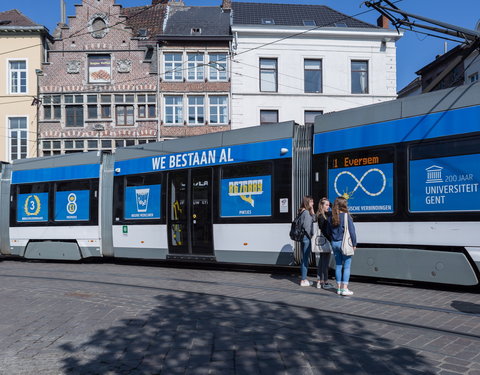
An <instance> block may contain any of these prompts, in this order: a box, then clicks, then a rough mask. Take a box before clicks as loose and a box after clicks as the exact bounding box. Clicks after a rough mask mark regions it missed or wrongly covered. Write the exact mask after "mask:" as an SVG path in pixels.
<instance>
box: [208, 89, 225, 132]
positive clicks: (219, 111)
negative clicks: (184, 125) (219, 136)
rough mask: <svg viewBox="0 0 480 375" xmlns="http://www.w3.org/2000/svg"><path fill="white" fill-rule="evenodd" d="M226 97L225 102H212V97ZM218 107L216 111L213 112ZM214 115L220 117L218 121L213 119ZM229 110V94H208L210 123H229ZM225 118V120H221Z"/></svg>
mask: <svg viewBox="0 0 480 375" xmlns="http://www.w3.org/2000/svg"><path fill="white" fill-rule="evenodd" d="M215 98H216V99H221V98H225V103H224V104H223V103H212V99H215ZM213 109H216V110H215V112H212V110H213ZM222 109H224V111H223V113H222ZM213 117H218V120H219V121H217V122H214V121H212V118H213ZM228 118H229V111H228V95H209V96H208V121H209V124H210V125H226V124H228ZM221 120H225V121H221Z"/></svg>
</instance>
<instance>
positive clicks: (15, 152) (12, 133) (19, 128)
mask: <svg viewBox="0 0 480 375" xmlns="http://www.w3.org/2000/svg"><path fill="white" fill-rule="evenodd" d="M8 129H9V139H10V160H16V159H25V158H26V157H27V141H28V137H27V135H28V134H27V133H28V131H27V118H26V117H10V118H9V119H8Z"/></svg>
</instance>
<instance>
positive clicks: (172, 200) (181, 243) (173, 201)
mask: <svg viewBox="0 0 480 375" xmlns="http://www.w3.org/2000/svg"><path fill="white" fill-rule="evenodd" d="M167 199H168V207H167V209H168V216H167V226H168V246H169V253H170V254H185V255H213V220H212V208H211V200H212V169H211V168H205V169H190V170H184V171H175V172H169V174H168V198H167Z"/></svg>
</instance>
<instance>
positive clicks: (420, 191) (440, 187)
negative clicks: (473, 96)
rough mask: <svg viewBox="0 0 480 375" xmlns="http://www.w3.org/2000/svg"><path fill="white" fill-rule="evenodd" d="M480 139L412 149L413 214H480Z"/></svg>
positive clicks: (446, 142)
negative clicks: (479, 146) (467, 212)
mask: <svg viewBox="0 0 480 375" xmlns="http://www.w3.org/2000/svg"><path fill="white" fill-rule="evenodd" d="M479 142H480V137H479V136H475V137H469V138H468V139H448V140H442V141H434V142H428V143H424V144H417V145H413V146H411V147H410V161H409V209H410V212H466V211H480V195H479V192H480V152H479V150H478V144H479Z"/></svg>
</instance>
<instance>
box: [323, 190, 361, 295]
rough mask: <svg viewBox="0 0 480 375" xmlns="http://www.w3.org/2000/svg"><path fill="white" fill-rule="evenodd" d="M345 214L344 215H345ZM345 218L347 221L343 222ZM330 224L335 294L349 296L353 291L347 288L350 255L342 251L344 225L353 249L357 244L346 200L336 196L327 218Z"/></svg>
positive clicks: (350, 261)
mask: <svg viewBox="0 0 480 375" xmlns="http://www.w3.org/2000/svg"><path fill="white" fill-rule="evenodd" d="M345 214H346V215H345ZM345 218H346V219H347V222H345ZM328 221H329V222H331V224H332V232H331V233H332V249H333V255H334V256H335V265H336V267H335V278H336V279H337V284H338V289H337V294H339V295H342V296H351V295H352V294H353V292H352V291H351V290H349V289H348V281H349V279H350V266H351V263H352V256H351V255H350V256H346V255H343V253H342V240H343V233H344V228H345V225H348V231H349V232H350V237H351V239H352V245H353V248H354V250H355V248H356V246H357V236H356V234H355V226H354V225H353V220H352V217H351V216H350V213H349V212H348V207H347V200H346V199H345V198H343V197H338V198H337V199H335V202H334V203H333V209H332V216H331V217H329V218H328Z"/></svg>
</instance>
